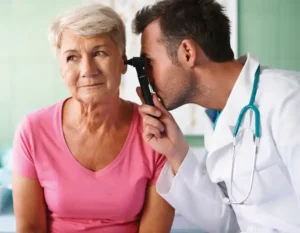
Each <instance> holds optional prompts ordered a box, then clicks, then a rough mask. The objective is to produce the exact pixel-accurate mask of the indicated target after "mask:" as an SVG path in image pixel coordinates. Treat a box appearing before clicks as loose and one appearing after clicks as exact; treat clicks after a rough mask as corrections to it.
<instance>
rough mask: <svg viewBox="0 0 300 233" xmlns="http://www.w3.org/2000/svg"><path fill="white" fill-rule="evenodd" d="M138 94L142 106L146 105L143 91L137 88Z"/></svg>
mask: <svg viewBox="0 0 300 233" xmlns="http://www.w3.org/2000/svg"><path fill="white" fill-rule="evenodd" d="M136 93H137V95H138V96H139V98H140V100H141V102H142V104H145V100H144V97H143V94H142V89H141V87H136Z"/></svg>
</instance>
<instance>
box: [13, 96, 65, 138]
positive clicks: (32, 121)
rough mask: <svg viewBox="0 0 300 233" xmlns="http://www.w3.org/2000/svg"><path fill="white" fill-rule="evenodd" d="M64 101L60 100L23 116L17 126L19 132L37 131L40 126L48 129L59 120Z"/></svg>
mask: <svg viewBox="0 0 300 233" xmlns="http://www.w3.org/2000/svg"><path fill="white" fill-rule="evenodd" d="M64 101H65V100H62V101H59V102H57V103H55V104H52V105H49V106H45V107H43V108H40V109H38V110H35V111H32V112H30V113H27V114H25V116H24V117H23V119H22V120H21V122H20V124H19V130H22V131H27V132H28V131H33V130H34V129H36V130H39V128H40V127H41V126H46V127H48V126H49V124H53V123H55V122H56V121H57V120H58V119H59V115H61V109H62V105H63V103H64Z"/></svg>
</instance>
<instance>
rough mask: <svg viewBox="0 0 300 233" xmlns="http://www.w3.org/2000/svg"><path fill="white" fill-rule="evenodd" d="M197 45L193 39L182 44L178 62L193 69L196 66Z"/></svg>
mask: <svg viewBox="0 0 300 233" xmlns="http://www.w3.org/2000/svg"><path fill="white" fill-rule="evenodd" d="M196 56H197V44H196V43H195V42H194V41H193V40H191V39H185V40H183V41H182V42H181V44H180V45H179V49H178V60H179V62H180V63H181V64H183V65H185V66H187V67H189V68H192V67H194V66H195V65H196Z"/></svg>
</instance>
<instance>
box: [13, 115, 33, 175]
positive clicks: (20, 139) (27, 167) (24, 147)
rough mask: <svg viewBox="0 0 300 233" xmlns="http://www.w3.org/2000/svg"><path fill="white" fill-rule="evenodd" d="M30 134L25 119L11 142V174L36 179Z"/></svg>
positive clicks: (27, 122) (26, 119) (27, 121)
mask: <svg viewBox="0 0 300 233" xmlns="http://www.w3.org/2000/svg"><path fill="white" fill-rule="evenodd" d="M31 135H32V132H31V129H30V125H29V120H28V118H25V119H24V120H23V122H22V123H21V124H20V125H19V127H18V128H17V130H16V132H15V136H14V141H13V151H12V152H13V172H15V173H17V174H19V175H21V176H24V177H26V178H30V179H37V173H36V169H35V165H34V160H33V156H32V144H31V142H32V140H31V139H32V136H31Z"/></svg>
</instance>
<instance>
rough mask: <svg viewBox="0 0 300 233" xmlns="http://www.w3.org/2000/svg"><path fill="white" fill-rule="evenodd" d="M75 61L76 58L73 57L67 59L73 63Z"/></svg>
mask: <svg viewBox="0 0 300 233" xmlns="http://www.w3.org/2000/svg"><path fill="white" fill-rule="evenodd" d="M75 60H76V57H75V56H74V55H72V56H68V57H67V61H75Z"/></svg>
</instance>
